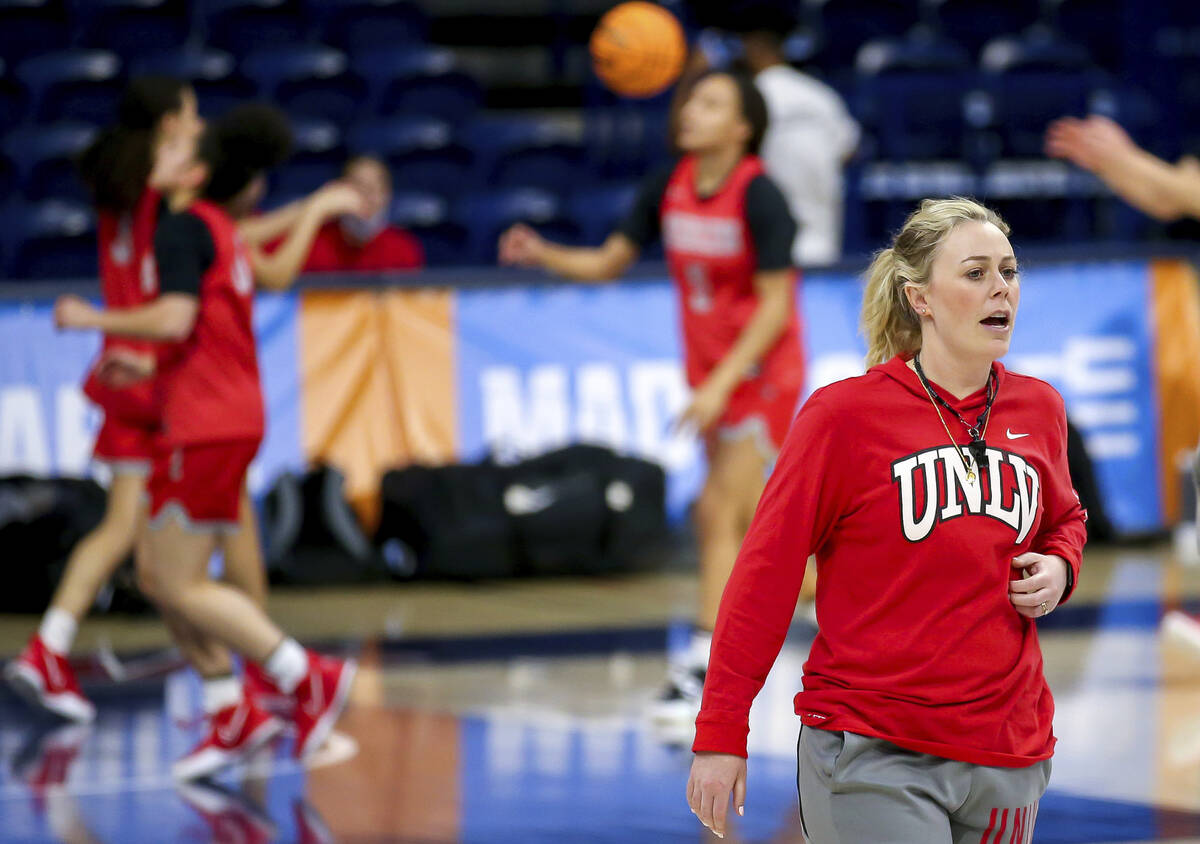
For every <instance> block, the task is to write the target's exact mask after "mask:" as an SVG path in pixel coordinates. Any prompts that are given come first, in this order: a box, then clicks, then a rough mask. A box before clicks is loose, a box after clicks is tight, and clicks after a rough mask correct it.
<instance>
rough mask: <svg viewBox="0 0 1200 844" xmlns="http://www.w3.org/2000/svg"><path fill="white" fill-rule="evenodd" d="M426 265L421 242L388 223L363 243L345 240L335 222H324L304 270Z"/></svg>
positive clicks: (417, 267) (393, 268)
mask: <svg viewBox="0 0 1200 844" xmlns="http://www.w3.org/2000/svg"><path fill="white" fill-rule="evenodd" d="M423 266H425V252H424V250H423V249H422V248H421V241H419V240H417V239H416V238H415V237H413V236H412V235H411V234H409V233H408V232H406V231H403V230H402V229H398V228H396V227H395V226H387V227H386V228H384V229H383V230H382V231H380V232H379V234H377V235H375V237H373V238H371V239H370V240H368V241H367V242H366V243H365V244H362V245H360V244H357V243H352V242H351V241H349V240H347V239H346V236H345V235H344V234H343V233H342V229H341V227H340V226H339V225H338V224H337V222H331V223H326V224H325V225H324V226H322V227H321V230H320V231H318V232H317V236H316V239H315V240H314V241H313V245H312V250H311V251H310V252H309V253H308V261H306V262H305V264H304V269H305V271H306V272H310V273H320V272H338V271H351V272H353V271H373V272H385V271H387V270H419V269H421V267H423Z"/></svg>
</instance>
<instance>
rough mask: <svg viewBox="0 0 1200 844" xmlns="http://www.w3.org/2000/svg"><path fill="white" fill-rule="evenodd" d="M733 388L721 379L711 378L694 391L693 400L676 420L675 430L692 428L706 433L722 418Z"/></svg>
mask: <svg viewBox="0 0 1200 844" xmlns="http://www.w3.org/2000/svg"><path fill="white" fill-rule="evenodd" d="M732 392H733V390H732V389H730V388H729V387H727V386H725V384H723V383H721V382H720V381H716V380H713V379H709V380H708V381H705V382H704V383H703V384H701V385H700V386H699V387H698V388H697V389H696V392H694V393H692V400H691V401H690V402H688V406H687V408H686V409H685V410H684V411H683V413H681V414H680V415H679V419H677V420H676V421H675V430H677V431H678V430H681V429H684V428H692V429H694V430H696V431H698V432H700V433H704V432H705V431H707V430H708V429H709V428H711V427H712V426H713V423H714V422H716V421H717V420H718V419H720V418H721V414H722V413H724V412H725V407H726V406H727V405H728V404H729V395H730V393H732Z"/></svg>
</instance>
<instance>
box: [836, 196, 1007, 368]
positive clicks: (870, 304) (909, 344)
mask: <svg viewBox="0 0 1200 844" xmlns="http://www.w3.org/2000/svg"><path fill="white" fill-rule="evenodd" d="M967 222H976V223H991V224H992V225H994V226H995V227H996V228H998V229H1000V231H1002V232H1003V233H1004V234H1005V235H1007V234H1008V232H1009V228H1008V223H1006V222H1004V220H1003V219H1001V217H1000V215H999V214H997V213H996V212H995V211H993V210H991V209H990V208H986V207H984V206H983V205H980V204H979V203H978V202H976V201H974V200H973V199H966V198H964V197H961V196H955V197H951V198H950V199H925V200H922V201H921V204H920V205H919V206H918V207H917V210H916V211H914V212H912V214H910V215H909V217H908V219H907V220H905V221H904V225H903V226H902V227H901V228H900V231H899V232H898V233H897V234H896V236H895V238H894V239H893V240H892V245H891V246H890V247H888V248H887V249H883V250H881V251H880V252H877V253H876V254H875V258H874V260H872V261H871V266H870V267H868V268H867V275H866V281H867V284H866V290H864V291H863V305H862V318H861V323H860V325H861V330H862V333H863V337H864V338H866V341H867V366H868V368H869V367H872V366H876V365H878V364H880V363H883V362H884V361H886V360H890V359H891V358H893V357H895V356H896V355H899V354H912V353H914V352H917V351H919V350H920V348H921V320H920V319H919V318H918V317H917V314H916V312H915V311H914V310H913V307H912V304H911V303H910V302H909V301H908V294H907V293H905V290H906V288H908V287H919V288H924V287H926V286H927V285H928V284H929V274H930V270H931V268H932V266H933V259H934V258H935V257H936V256H937V250H938V247H939V246H941V244H942V241H943V240H944V239H945V238H946V236H947V235H948V234H950V232H952V231H953V230H954V229H955V228H956V227H957V226H958V225H960V224H961V223H967Z"/></svg>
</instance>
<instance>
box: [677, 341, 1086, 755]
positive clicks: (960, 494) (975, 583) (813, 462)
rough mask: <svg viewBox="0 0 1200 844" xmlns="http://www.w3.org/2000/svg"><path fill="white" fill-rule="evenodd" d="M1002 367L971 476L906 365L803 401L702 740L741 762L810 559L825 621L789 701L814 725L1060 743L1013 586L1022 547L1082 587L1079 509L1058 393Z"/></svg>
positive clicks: (930, 740)
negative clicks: (756, 701) (1057, 562)
mask: <svg viewBox="0 0 1200 844" xmlns="http://www.w3.org/2000/svg"><path fill="white" fill-rule="evenodd" d="M995 366H996V372H997V374H998V391H997V394H996V399H995V403H994V405H993V407H992V412H991V418H990V420H989V421H988V428H987V434H986V439H987V462H986V466H987V471H986V472H985V473H983V475H982V478H981V479H980V480H978V481H976V482H975V483H971V482H970V481H968V479H967V472H966V471H965V469H964V468H963V464H962V462H961V458H960V457H959V456H958V454H957V452H956V450H955V449H954V448H953V447H952V446H951V445H950V443H949V442H948V440H947V438H946V431H945V430H944V429H943V427H942V423H941V422H939V421H938V416H937V413H936V412H935V411H934V407H933V404H932V403H931V401H930V399H929V396H928V395H927V394H926V393H925V391H924V388H923V387H922V386H921V383H920V381H919V380H918V379H917V375H916V373H915V372H913V371H912V370H911V369H909V368H908V366H907V365H906V363H905V361H904V360H902V359H901V358H899V357H897V358H893V359H892V360H891V361H889V362H887V363H885V364H882V365H880V366H876V367H872V368H871V370H870V371H869V372H867V374H866V375H863V376H860V377H858V378H850V379H847V380H845V381H840V382H837V383H835V384H831V385H830V386H828V387H825V388H824V389H822V390H819V391H817V392H816V393H814V394H813V396H812V397H811V398H810V399H809V400H808V402H807V403H806V404H805V405H804V407H803V409H801V411H800V413H799V414H798V415H797V417H796V419H795V421H794V422H793V424H792V427H791V430H790V431H789V432H788V436H787V440H786V442H785V444H784V447H783V451H782V452H781V454H780V456H779V461H778V463H777V464H776V467H775V471H774V473H773V474H772V475H771V479H770V481H769V482H768V484H767V487H766V490H765V491H764V492H763V496H762V500H761V501H760V502H759V505H758V511H757V512H756V513H755V516H754V521H753V523H752V524H751V526H750V530H749V532H748V533H747V535H746V539H745V541H744V542H743V543H742V548H741V552H740V553H739V555H738V559H737V563H736V565H735V567H734V570H733V573H732V575H731V576H730V578H729V583H728V585H727V586H726V587H725V594H724V597H723V599H722V601H721V609H720V613H719V617H718V619H717V626H716V631H715V634H714V639H713V646H712V655H711V658H710V662H709V668H708V675H707V678H706V682H705V688H704V702H703V707H702V709H701V712H700V715H699V717H698V718H697V721H696V741H695V745H694V749H695V750H697V751H717V752H723V753H735V754H739V755H743V756H744V755H745V753H746V733H747V730H748V723H747V718H748V714H749V711H750V703H751V701H752V700H753V698H754V696H755V695H756V694H757V693H758V690H759V689H760V688H761V687H762V684H763V681H764V680H765V679H766V676H767V672H768V671H769V670H770V668H771V665H772V663H773V662H774V660H775V657H776V655H777V654H778V653H779V648H780V647H781V646H782V644H783V640H784V636H785V634H786V633H787V630H788V625H789V624H790V622H791V620H792V615H793V613H794V611H795V607H796V597H797V595H798V594H799V590H800V583H801V581H802V580H803V578H804V569H805V564H806V562H807V560H808V556H809V554H810V553H813V554H816V558H817V569H818V571H819V577H818V578H817V613H818V618H819V620H820V632H819V633H818V634H817V637H816V640H815V641H814V642H813V645H812V650H811V652H810V654H809V658H808V662H807V663H806V664H805V666H804V690H803V691H802V692H800V693H799V694H797V695H796V700H795V704H796V713H797V714H798V715H800V717H801V720H802V721H803V722H804V723H805V724H807V725H809V726H812V727H820V728H824V729H829V730H847V731H850V732H854V733H859V734H862V735H866V736H874V737H877V738H882V739H885V740H887V741H890V742H892V743H894V744H897V745H899V746H900V747H904V748H908V749H910V750H915V751H918V752H922V753H928V754H932V755H934V756H940V757H943V758H947V759H957V760H960V761H964V762H971V763H974V764H979V765H999V766H1008V767H1023V766H1027V765H1031V764H1033V763H1034V762H1037V761H1039V760H1041V759H1045V758H1048V757H1049V756H1050V755H1051V754H1052V752H1053V749H1054V741H1055V740H1054V735H1053V732H1052V730H1051V719H1052V717H1053V715H1054V701H1053V699H1052V698H1051V696H1050V689H1049V688H1048V687H1047V685H1046V681H1045V679H1044V677H1043V674H1042V653H1041V649H1040V647H1039V645H1038V635H1037V624H1036V622H1034V621H1033V620H1031V619H1029V618H1026V617H1024V616H1022V615H1020V614H1019V613H1017V611H1016V609H1015V608H1014V607H1013V606H1012V603H1011V602H1010V601H1009V598H1008V588H1009V587H1008V584H1009V581H1010V580H1015V579H1019V578H1020V573H1019V570H1018V569H1016V568H1014V567H1013V566H1012V560H1013V558H1014V557H1017V556H1018V555H1020V554H1023V553H1025V552H1027V551H1034V552H1037V553H1040V554H1055V555H1058V556H1060V557H1062V558H1064V559H1065V560H1066V561H1067V563H1068V564H1069V565H1070V567H1071V570H1072V573H1073V574H1074V577H1075V580H1074V582H1075V583H1078V582H1079V565H1080V560H1081V555H1082V550H1083V545H1084V542H1085V539H1086V534H1085V529H1084V521H1085V519H1086V514H1085V512H1084V511H1083V510H1082V509H1081V508H1080V505H1079V499H1078V497H1077V496H1076V495H1075V492H1074V490H1073V489H1072V488H1071V480H1070V474H1069V471H1068V468H1067V453H1066V450H1067V447H1066V413H1065V410H1064V407H1063V401H1062V398H1061V397H1060V396H1059V395H1058V393H1056V392H1055V391H1054V390H1053V388H1051V387H1050V386H1049V385H1047V384H1045V383H1044V382H1042V381H1039V380H1037V379H1035V378H1029V377H1026V376H1022V375H1015V374H1013V373H1008V372H1006V371H1005V369H1004V367H1003V366H1001V365H1000V364H998V363H997V364H996V365H995ZM939 392H940V393H941V394H942V396H943V397H944V398H945V399H946V400H947V401H949V402H950V403H951V404H952V405H953V406H954V407H955V408H956V409H957V410H958V411H959V413H961V414H962V415H963V417H964V418H966V419H971V420H974V419H975V418H976V417H977V416H978V414H979V413H980V411H981V410H982V408H983V406H984V401H985V391H983V390H981V391H979V392H978V393H975V394H974V395H971V396H968V397H967V398H965V399H963V400H961V401H959V400H956V399H954V398H953V397H952V396H950V395H949V394H947V393H945V391H940V390H939ZM943 413H944V414H945V416H946V417H947V418H946V421H947V424H948V425H950V426H951V428H950V430H951V432H953V433H954V434H955V435H956V438H957V440H958V442H959V443H965V442H966V441H967V440H968V439H969V437H968V436H967V435H966V433H965V431H963V430H962V427H963V426H962V424H961V423H960V422H959V421H958V420H956V419H953V418H952V417H951V416H950V414H948V413H946V412H945V411H944V410H943ZM1065 597H1066V596H1064V600H1065Z"/></svg>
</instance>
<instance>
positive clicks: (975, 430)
mask: <svg viewBox="0 0 1200 844" xmlns="http://www.w3.org/2000/svg"><path fill="white" fill-rule="evenodd" d="M913 369H915V370H916V371H917V378H919V379H921V386H922V387H924V388H925V392H927V393H929V398H931V399H933V400H934V401H935V402H937V403H938V404H940V405H941V406H942V407H944V408H946V410H948V411H950V412H951V413H953V414H954V416H955V417H956V418H957V419H958V421H959V422H961V423H962V424H963V427H964V428H966V429H967V433H968V434H969V435H970V437H971V441H970V442H969V443H967V449H968V450H969V451H970V452H971V457H973V458H974V459H975V465H976V466H978V467H979V470H980V471H983V468H984V466H985V465H986V463H985V462H984V461H985V460H986V458H987V451H986V449H987V443H986V442H984V440H983V432H984V431H986V430H987V420H988V416H989V415H990V414H991V412H992V402H994V401H995V400H996V392H997V391H998V389H999V382H998V379H997V378H996V369H995V367H993V368H992V369H990V370H988V380H987V404H986V405H984V408H983V412H982V413H980V414H979V418H978V419H976V420H975V424H974V425H971V423H969V422H968V421H967V420H966V419H963V417H962V414H961V413H959V412H958V411H957V410H955V409H954V408H953V407H952V406H951V405H950V402H948V401H946V400H945V399H944V398H942V397H941V396H940V395H938V394H937V392H936V391H935V390H934V389H933V387H932V386H930V384H929V379H928V378H926V377H925V370H923V369H922V368H921V357H920V355H913Z"/></svg>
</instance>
